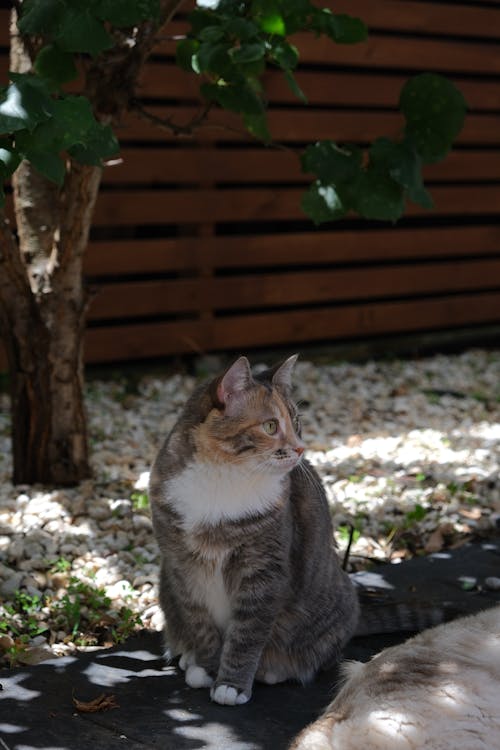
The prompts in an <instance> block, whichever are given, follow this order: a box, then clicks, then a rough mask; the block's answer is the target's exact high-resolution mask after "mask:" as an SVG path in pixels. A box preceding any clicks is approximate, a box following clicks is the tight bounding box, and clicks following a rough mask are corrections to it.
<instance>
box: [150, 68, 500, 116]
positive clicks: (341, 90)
mask: <svg viewBox="0 0 500 750" xmlns="http://www.w3.org/2000/svg"><path fill="white" fill-rule="evenodd" d="M295 77H296V79H297V82H298V84H299V86H300V87H301V88H302V90H303V91H304V93H305V94H306V96H307V99H308V102H309V104H310V105H314V104H323V105H325V104H328V105H330V106H332V107H333V106H339V105H340V106H344V107H346V106H347V107H349V106H351V107H360V106H363V107H392V108H396V107H397V105H398V100H399V94H400V92H401V89H402V88H403V86H404V84H405V83H406V81H407V80H408V76H404V75H398V74H397V73H391V74H390V75H387V74H381V73H377V72H376V71H375V72H364V71H363V70H360V71H359V72H351V71H340V72H339V71H337V70H329V71H321V70H315V71H308V70H303V69H301V68H300V67H299V69H298V71H297V73H296V76H295ZM448 78H450V80H452V81H453V82H454V83H455V84H456V85H457V86H458V88H459V89H460V90H461V91H462V93H463V95H464V97H465V99H466V101H467V104H468V106H469V109H470V110H472V111H475V110H481V109H489V110H494V109H498V108H500V91H499V86H498V84H497V82H496V81H489V80H483V81H481V80H479V81H478V80H475V81H470V80H469V79H467V78H462V77H461V76H457V75H451V76H448ZM200 83H201V79H200V78H199V77H198V76H195V75H193V74H190V73H187V72H185V71H183V70H180V69H179V68H177V67H176V65H174V63H173V62H169V61H158V60H153V61H151V62H149V63H148V64H147V65H146V66H145V68H144V71H143V74H142V78H141V83H140V86H139V88H138V90H137V95H138V96H140V97H143V98H147V97H149V98H156V99H170V100H175V101H176V103H179V104H180V103H182V102H184V103H185V102H194V101H199V100H200V95H199V85H200ZM263 83H264V87H265V91H266V97H267V99H268V101H269V102H270V103H271V104H274V103H279V104H283V103H291V104H296V103H297V97H296V96H295V94H294V93H293V92H292V91H291V89H290V87H289V86H288V84H287V83H286V80H285V78H284V76H283V74H282V73H281V72H279V71H275V70H268V71H267V73H266V74H265V76H264V78H263Z"/></svg>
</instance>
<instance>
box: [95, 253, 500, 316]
mask: <svg viewBox="0 0 500 750" xmlns="http://www.w3.org/2000/svg"><path fill="white" fill-rule="evenodd" d="M495 285H496V286H498V287H499V290H500V259H499V260H471V261H455V262H454V263H453V273H450V264H449V263H431V264H430V263H416V264H414V265H404V266H383V267H373V268H366V267H363V268H361V269H360V268H349V269H334V270H323V271H301V272H291V273H272V274H271V273H267V274H266V273H262V274H252V273H248V274H245V275H241V276H233V277H227V278H217V277H216V278H198V279H176V280H158V281H136V282H124V283H119V284H116V283H115V284H103V285H102V286H101V287H100V288H99V290H98V291H97V294H96V296H95V297H94V299H93V301H92V304H91V307H90V312H89V317H90V320H96V319H98V320H103V319H111V318H115V319H117V318H120V317H129V318H132V317H141V316H151V317H152V316H158V315H165V314H168V313H175V312H193V311H194V312H196V311H197V310H228V309H231V308H233V309H245V308H260V307H268V306H283V305H299V304H308V303H320V302H333V301H335V302H337V301H340V300H361V299H373V298H379V297H380V298H382V297H403V296H414V295H423V294H436V293H438V292H457V291H466V290H472V289H474V290H476V289H488V288H491V287H492V286H495ZM499 314H500V310H499Z"/></svg>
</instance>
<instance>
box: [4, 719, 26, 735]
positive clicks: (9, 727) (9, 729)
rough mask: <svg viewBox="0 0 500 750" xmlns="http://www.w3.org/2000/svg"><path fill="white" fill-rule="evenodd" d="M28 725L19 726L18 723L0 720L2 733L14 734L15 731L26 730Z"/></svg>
mask: <svg viewBox="0 0 500 750" xmlns="http://www.w3.org/2000/svg"><path fill="white" fill-rule="evenodd" d="M27 729H28V727H26V726H20V725H19V724H9V723H7V722H5V721H0V732H3V733H4V734H15V733H16V732H26V730H27Z"/></svg>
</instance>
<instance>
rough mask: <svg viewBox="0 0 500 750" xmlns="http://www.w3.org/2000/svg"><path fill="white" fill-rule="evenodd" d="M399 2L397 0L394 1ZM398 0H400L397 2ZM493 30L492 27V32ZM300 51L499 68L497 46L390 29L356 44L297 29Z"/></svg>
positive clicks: (334, 58)
mask: <svg viewBox="0 0 500 750" xmlns="http://www.w3.org/2000/svg"><path fill="white" fill-rule="evenodd" d="M399 4H400V2H398V5H399ZM401 4H402V3H401ZM169 29H170V32H171V34H172V36H174V35H178V34H184V33H185V31H186V26H184V25H183V24H181V23H173V24H171V26H170V27H169ZM496 35H497V32H496V30H495V36H496ZM290 40H291V42H292V43H293V44H295V45H296V46H297V47H298V49H299V51H300V60H301V64H311V63H314V64H315V65H317V64H320V65H324V66H326V65H336V66H345V65H347V66H349V67H351V66H353V67H368V68H369V69H370V70H372V69H374V68H388V69H406V70H433V71H435V72H447V73H450V72H454V73H485V74H486V75H490V76H493V75H494V74H495V73H498V72H500V46H499V45H494V44H485V43H484V42H475V41H469V40H465V41H461V40H455V39H450V38H449V37H448V38H442V39H439V38H437V39H434V38H432V37H430V38H429V37H428V38H425V37H422V38H411V37H409V38H408V37H406V36H400V37H398V36H396V35H394V34H392V33H389V34H384V33H382V32H376V31H375V32H373V33H372V34H370V36H369V37H368V39H367V40H366V41H365V42H362V43H360V44H352V45H350V44H335V43H334V42H332V40H331V39H328V38H327V37H319V38H317V37H316V36H314V35H313V34H309V33H299V34H295V35H294V36H292V37H290ZM175 46H176V45H175V42H174V41H169V40H163V41H162V42H161V43H160V44H159V45H158V47H157V49H156V51H157V52H159V53H161V54H164V55H167V56H169V57H171V58H173V57H174V55H175Z"/></svg>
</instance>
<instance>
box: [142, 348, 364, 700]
mask: <svg viewBox="0 0 500 750" xmlns="http://www.w3.org/2000/svg"><path fill="white" fill-rule="evenodd" d="M296 359H297V357H296V356H293V357H290V358H289V359H287V360H286V361H285V362H284V363H283V364H281V365H278V366H276V367H275V368H273V369H271V370H267V371H265V372H263V373H261V374H259V375H256V376H255V377H254V376H253V375H252V373H251V370H250V366H249V363H248V360H247V359H246V357H240V358H239V359H237V360H236V362H234V364H233V365H232V366H231V367H230V368H229V369H228V370H227V371H226V372H225V374H223V375H221V376H219V377H217V378H215V379H214V380H212V381H210V382H208V383H206V384H204V385H201V386H200V387H198V388H197V389H196V390H195V392H194V393H193V394H192V396H191V397H190V398H189V400H188V401H187V403H186V405H185V408H184V410H183V412H182V414H181V416H180V418H179V420H178V422H177V423H176V425H175V426H174V428H173V429H172V431H171V433H170V434H169V436H168V437H167V439H166V441H165V443H164V445H163V447H162V448H161V449H160V451H159V453H158V456H157V458H156V461H155V464H154V466H153V469H152V472H151V480H150V497H151V506H152V514H153V527H154V531H155V535H156V538H157V541H158V545H159V548H160V553H161V569H160V603H161V606H162V609H163V612H164V614H165V620H166V638H167V644H168V646H169V648H170V651H171V653H172V655H173V656H176V655H180V662H179V664H180V667H181V668H182V669H183V670H185V680H186V683H187V684H188V685H190V686H191V687H205V688H210V695H211V697H212V699H213V700H214V701H216V702H217V703H221V704H224V705H236V704H241V703H246V701H248V700H249V699H250V697H251V694H252V685H253V682H254V679H257V680H261V681H263V682H266V683H268V684H273V683H277V682H281V681H283V680H287V679H293V680H298V681H300V682H303V683H305V682H307V681H309V680H311V679H312V678H313V677H314V675H315V673H316V672H317V671H318V669H320V668H328V667H330V666H332V665H333V664H335V663H336V662H337V661H338V659H339V656H340V653H341V649H342V647H343V646H344V644H345V643H346V642H347V641H348V640H349V638H350V637H351V635H352V633H353V632H354V630H355V627H356V623H357V619H358V602H357V597H356V594H355V592H354V588H353V586H352V584H351V581H350V579H349V577H348V576H347V574H346V573H344V571H343V570H342V569H341V567H340V565H339V561H338V559H337V555H336V552H335V549H334V547H333V537H332V525H331V520H330V515H329V511H328V506H327V501H326V497H325V493H324V490H323V487H322V485H321V482H320V479H319V477H318V475H317V474H316V472H315V471H314V469H313V468H312V467H311V466H310V465H309V464H308V463H307V461H306V460H305V459H304V456H303V454H304V443H303V442H302V440H301V437H300V421H299V416H298V413H297V407H296V405H295V404H294V402H293V400H292V398H291V376H292V370H293V367H294V364H295V361H296Z"/></svg>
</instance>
